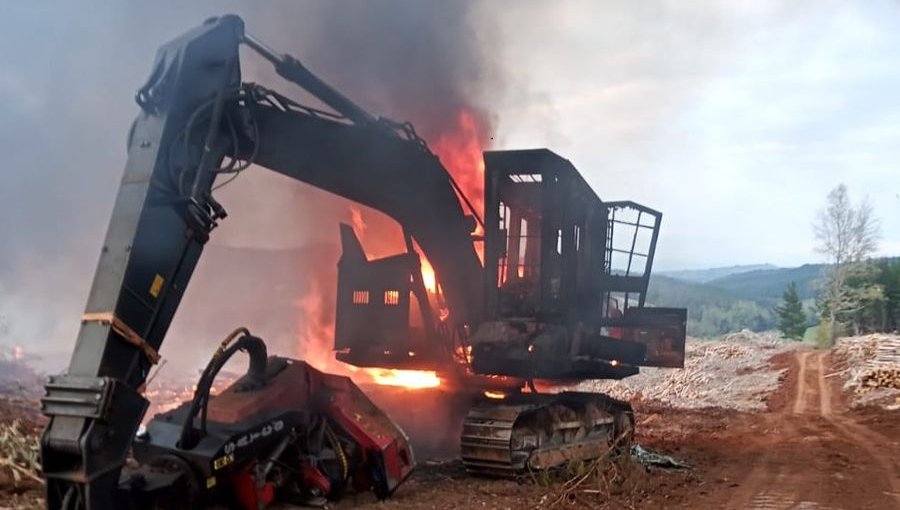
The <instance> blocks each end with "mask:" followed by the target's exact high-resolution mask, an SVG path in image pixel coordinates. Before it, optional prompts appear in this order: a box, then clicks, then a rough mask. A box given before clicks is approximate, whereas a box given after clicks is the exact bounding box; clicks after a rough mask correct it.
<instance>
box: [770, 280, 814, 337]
mask: <svg viewBox="0 0 900 510" xmlns="http://www.w3.org/2000/svg"><path fill="white" fill-rule="evenodd" d="M782 299H783V300H784V302H783V304H782V305H781V306H776V307H775V312H776V313H777V314H778V329H780V330H781V334H782V335H784V337H785V338H792V339H794V340H802V339H803V333H805V332H806V313H804V311H803V303H801V302H800V296H798V295H797V285H796V284H795V283H794V282H791V283H790V285H788V286H787V289H785V290H784V294H783V295H782Z"/></svg>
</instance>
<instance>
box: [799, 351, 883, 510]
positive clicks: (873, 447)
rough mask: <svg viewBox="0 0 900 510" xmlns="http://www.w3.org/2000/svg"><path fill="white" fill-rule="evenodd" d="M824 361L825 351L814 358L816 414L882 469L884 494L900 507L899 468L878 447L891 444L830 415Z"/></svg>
mask: <svg viewBox="0 0 900 510" xmlns="http://www.w3.org/2000/svg"><path fill="white" fill-rule="evenodd" d="M826 358H827V353H826V352H822V353H819V354H817V355H816V372H817V381H818V385H819V395H820V406H819V414H820V415H821V416H822V417H823V418H825V419H826V420H828V422H829V423H830V424H831V425H833V426H834V427H835V428H836V429H837V430H838V431H839V432H840V433H842V434H843V435H844V437H845V438H846V439H847V440H848V441H850V442H852V443H854V444H855V445H857V446H858V447H859V448H861V449H862V450H863V451H865V453H866V454H867V455H868V456H869V457H870V458H871V460H873V461H874V462H875V464H877V465H878V466H879V467H880V468H881V471H882V472H883V473H884V478H886V480H885V481H886V482H887V486H888V487H890V490H888V491H884V493H885V494H886V495H889V496H892V497H893V498H894V500H895V502H896V503H897V507H896V508H900V469H898V465H897V462H896V459H895V457H894V456H893V455H891V454H890V453H887V452H886V451H885V450H884V449H882V448H879V447H878V446H877V445H886V444H890V440H889V439H888V438H886V437H884V436H882V435H881V434H879V433H877V432H875V431H873V430H871V429H869V428H868V427H866V426H865V425H862V424H860V423H858V422H856V421H854V420H853V419H850V418H848V417H847V416H846V415H844V414H833V413H832V407H831V403H832V400H833V398H832V395H831V388H830V386H829V385H828V381H827V380H825V361H826Z"/></svg>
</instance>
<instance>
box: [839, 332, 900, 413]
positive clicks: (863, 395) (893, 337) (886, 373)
mask: <svg viewBox="0 0 900 510" xmlns="http://www.w3.org/2000/svg"><path fill="white" fill-rule="evenodd" d="M834 355H835V365H836V367H837V368H838V370H837V372H835V374H840V375H842V376H843V378H844V388H845V389H847V390H850V391H852V392H853V393H855V394H856V396H857V399H856V401H857V403H860V404H864V403H871V402H875V401H879V400H881V399H882V398H885V397H888V398H889V397H892V396H893V397H895V398H897V397H898V396H900V335H897V334H885V333H875V334H871V335H865V336H854V337H846V338H841V339H840V340H838V343H837V346H836V347H835V351H834Z"/></svg>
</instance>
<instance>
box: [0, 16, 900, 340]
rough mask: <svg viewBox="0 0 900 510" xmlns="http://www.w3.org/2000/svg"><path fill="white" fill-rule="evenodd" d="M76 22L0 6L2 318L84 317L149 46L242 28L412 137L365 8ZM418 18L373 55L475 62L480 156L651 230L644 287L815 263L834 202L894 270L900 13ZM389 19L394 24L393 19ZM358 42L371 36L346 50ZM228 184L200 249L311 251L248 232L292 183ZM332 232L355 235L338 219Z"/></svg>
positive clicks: (310, 233)
mask: <svg viewBox="0 0 900 510" xmlns="http://www.w3.org/2000/svg"><path fill="white" fill-rule="evenodd" d="M75 4H76V2H70V3H63V2H59V3H58V4H57V5H53V3H52V2H46V3H45V2H40V3H38V2H4V3H3V15H2V16H0V47H2V48H3V50H2V51H0V97H2V98H3V99H2V101H0V153H2V154H3V159H2V165H3V168H2V170H0V239H2V240H3V243H4V245H3V247H2V248H0V294H2V298H3V299H2V302H0V304H2V305H3V309H0V315H2V314H7V315H10V314H13V315H21V314H22V313H23V311H33V310H35V309H37V308H45V307H46V308H49V310H50V311H53V310H56V309H54V308H53V306H54V304H53V303H54V302H56V301H58V302H60V303H63V302H64V303H67V304H66V305H65V306H62V305H60V307H61V308H59V309H58V311H59V312H60V313H68V312H69V308H72V306H74V305H70V304H68V303H73V302H74V303H77V305H78V306H77V308H80V307H81V306H83V302H84V298H85V296H86V293H87V290H88V286H89V283H90V280H91V274H92V273H93V270H94V267H95V264H96V260H97V256H98V253H99V247H100V244H101V242H102V238H103V235H104V232H105V229H106V226H107V222H108V218H109V214H110V212H111V210H112V203H113V199H114V196H115V192H116V188H117V185H118V180H119V178H120V176H121V173H122V169H123V166H124V161H125V135H126V132H127V129H128V126H129V124H130V123H131V120H132V119H133V118H134V116H135V114H136V113H137V107H136V105H135V104H134V102H133V95H134V91H135V90H136V89H137V88H138V87H139V86H140V85H141V84H143V82H144V80H145V79H146V77H147V75H148V73H149V71H150V66H151V64H152V59H153V55H154V53H155V51H156V48H157V47H158V46H159V45H160V44H162V43H164V42H165V41H167V40H168V39H171V38H172V37H174V36H176V35H178V34H179V33H181V32H183V31H184V30H186V29H188V28H190V27H192V26H193V25H196V24H198V23H200V22H202V20H203V19H204V18H205V17H206V16H209V15H215V14H221V13H223V12H229V11H231V12H238V13H240V14H242V15H243V16H244V17H245V19H246V20H247V24H248V29H249V30H251V31H253V32H254V33H256V34H257V35H258V36H260V37H262V38H263V39H265V40H267V41H270V42H271V43H272V45H273V46H276V47H279V48H281V49H283V50H284V51H287V52H290V53H293V54H295V55H296V56H298V57H300V58H301V59H302V60H304V61H306V62H307V63H311V67H312V68H313V69H315V70H317V71H319V72H320V73H321V74H322V75H323V76H324V77H325V78H326V79H329V80H330V81H333V82H335V83H337V84H339V86H340V87H341V89H342V90H344V91H345V92H347V93H348V94H349V95H351V96H352V97H354V98H357V99H359V100H360V102H361V103H362V104H363V105H364V106H366V107H368V108H370V109H373V111H375V113H379V114H382V113H384V114H389V115H391V116H393V117H395V118H400V119H406V118H414V117H415V114H414V113H409V114H408V115H407V114H406V112H405V111H404V109H403V105H402V104H398V103H397V102H396V101H394V102H392V101H390V100H389V98H387V99H386V98H385V97H382V96H380V95H378V94H372V93H370V90H369V89H378V87H377V85H376V83H377V76H378V75H377V73H378V69H377V66H372V60H371V59H370V58H369V55H368V54H367V52H368V51H370V50H371V51H372V52H374V53H373V55H376V56H377V55H378V54H379V53H378V52H379V51H380V50H379V48H381V46H380V45H381V42H382V41H381V39H382V37H381V36H380V35H379V30H381V29H380V28H379V27H375V29H372V27H371V26H370V24H371V23H374V22H375V20H373V17H372V16H371V14H372V12H371V11H372V9H373V8H371V7H370V8H368V11H367V10H366V9H365V8H359V6H360V5H361V4H359V3H357V2H353V3H347V4H341V3H338V4H337V5H339V6H340V7H338V8H325V7H323V5H325V4H328V3H327V2H326V3H325V4H323V3H322V2H315V3H306V2H265V3H261V2H253V3H243V2H222V3H216V4H214V3H212V2H190V3H187V2H153V3H141V4H140V5H139V4H137V3H135V4H128V5H123V4H119V3H116V4H110V5H101V4H99V3H97V4H93V3H86V2H78V3H77V5H75ZM414 4H415V5H418V7H416V9H415V10H416V14H415V15H414V16H408V15H407V14H405V13H406V11H408V10H409V8H410V5H411V4H410V3H406V4H404V5H401V4H396V5H394V4H392V3H391V2H382V3H379V4H375V5H378V6H379V7H378V14H379V16H378V18H379V20H378V21H377V22H379V23H385V22H393V23H394V26H392V25H390V23H388V26H389V29H388V30H381V31H380V33H381V34H383V39H384V40H385V41H387V40H391V41H393V43H396V42H397V40H398V34H397V30H396V25H400V26H402V30H401V31H400V36H399V42H400V43H402V44H403V51H404V52H407V55H408V56H410V57H412V58H410V59H409V62H410V65H416V66H419V65H421V64H422V62H423V59H422V58H418V59H417V58H415V57H416V56H419V57H421V55H418V54H417V52H425V51H433V50H434V48H433V47H432V48H429V46H427V45H425V44H423V42H422V41H428V42H429V44H431V45H432V46H433V45H434V43H435V41H438V42H439V43H440V44H443V45H448V46H454V47H456V44H457V41H458V44H459V46H458V48H459V50H458V51H457V52H456V53H457V55H455V57H460V55H458V53H460V52H461V51H462V52H465V53H467V54H468V53H471V54H472V55H471V59H472V62H474V63H475V64H477V65H473V66H461V67H460V68H459V70H458V72H459V73H463V74H462V76H464V77H465V79H466V80H470V81H471V82H472V86H471V94H472V96H473V102H474V103H475V104H477V105H478V106H479V107H481V108H483V109H484V110H485V111H486V113H487V114H489V116H490V119H491V129H492V132H491V134H492V136H493V137H494V143H495V147H494V148H510V149H512V148H526V147H549V148H551V149H553V150H555V151H556V152H558V153H560V154H562V155H563V156H565V157H567V158H569V159H570V160H572V161H573V163H574V164H575V165H576V166H577V167H578V168H579V169H580V170H581V171H582V173H583V174H585V176H586V177H587V179H588V180H589V182H590V183H591V184H592V185H593V186H594V187H595V189H596V190H597V192H598V194H599V195H600V196H601V197H602V198H604V199H611V200H618V199H633V200H636V201H639V202H642V203H645V204H646V205H649V206H651V207H654V208H656V209H659V210H661V211H663V213H664V215H665V216H664V220H663V228H662V238H661V241H660V244H659V247H658V253H657V268H663V269H676V268H699V267H709V266H722V265H733V264H749V263H763V262H768V263H773V264H777V265H781V266H792V265H799V264H802V263H805V262H810V261H816V260H818V257H817V255H816V254H815V253H814V251H813V239H812V234H811V226H810V225H811V223H812V221H813V219H814V216H815V214H816V211H817V210H818V209H819V208H820V207H822V205H823V202H824V199H825V195H826V194H827V192H828V191H829V190H830V189H831V188H833V187H835V186H836V185H838V184H839V183H841V182H843V183H845V184H846V185H847V186H848V188H849V190H850V193H851V195H852V196H853V197H854V199H856V200H858V199H861V198H862V197H864V196H868V197H869V199H870V200H871V202H872V205H873V207H874V210H875V213H876V215H877V216H878V217H879V218H880V220H881V225H882V234H883V239H882V241H881V254H884V255H900V171H898V164H900V148H898V147H900V143H898V142H900V100H898V91H900V30H898V27H900V3H898V2H897V1H880V0H870V1H859V2H845V1H844V2H842V1H829V0H816V1H803V0H791V1H785V2H768V1H749V2H738V1H734V0H730V1H721V2H714V1H684V0H671V1H642V2H624V1H623V2H599V1H587V0H586V1H581V2H575V1H572V2H521V1H515V2H514V1H508V2H499V1H498V2H485V3H474V4H472V5H471V7H468V8H466V9H464V12H462V13H461V14H460V13H459V12H456V11H454V10H453V9H451V11H454V12H451V13H449V14H448V13H447V12H446V11H447V9H443V10H435V11H434V13H433V14H431V13H430V11H429V9H428V8H427V6H428V4H427V3H426V2H415V3H414ZM328 5H332V4H328ZM422 5H425V6H426V7H421V6H422ZM344 6H346V7H347V9H346V12H347V14H346V17H342V12H343V10H342V9H343V7H344ZM354 7H355V8H354ZM392 8H396V9H403V14H402V15H401V11H400V10H398V11H397V15H396V19H394V18H395V16H394V15H393V13H392V12H391V10H390V9H392ZM361 13H365V14H364V15H363V14H361ZM457 15H458V16H457ZM407 16H408V17H407ZM417 16H418V17H419V18H417ZM442 16H456V17H454V18H453V20H452V21H453V23H454V24H458V23H459V22H460V21H461V20H462V21H464V22H465V24H466V25H467V26H465V27H463V28H464V29H465V30H463V29H460V30H459V31H458V32H459V35H458V37H457V39H456V40H454V39H453V38H448V37H442V38H440V39H435V38H434V37H432V35H433V34H432V32H433V31H434V27H436V26H441V24H442V23H443V21H444V20H443V19H442V18H441V17H442ZM459 16H462V17H459ZM397 20H399V21H397ZM454 26H455V25H454ZM354 27H356V28H354ZM357 29H358V30H361V31H364V32H363V33H364V34H365V37H360V38H356V39H354V38H353V37H350V36H351V35H352V32H353V31H354V30H357ZM332 40H334V41H335V42H337V41H340V42H341V45H330V44H329V43H330V41H332ZM348 41H349V42H348ZM354 45H355V46H354ZM335 47H336V48H348V49H347V50H341V51H345V52H346V55H343V54H342V55H335V54H334V53H335V51H334V48H335ZM382 50H383V51H382V53H383V52H385V51H387V52H391V51H396V49H395V48H394V47H393V46H387V45H384V48H382ZM449 53H452V52H449ZM381 56H382V57H383V56H384V55H383V54H382V55H381ZM462 58H463V60H465V59H467V58H469V55H463V56H462ZM425 60H427V59H425ZM381 61H382V60H379V61H378V62H381ZM404 61H406V60H405V58H404V59H401V60H400V62H401V63H402V62H404ZM394 64H396V62H394ZM373 67H375V68H374V69H373ZM260 69H261V68H260V64H248V65H247V66H245V71H247V75H248V77H249V78H251V79H257V80H260V81H264V82H266V83H267V84H268V82H267V81H266V80H268V79H271V78H272V75H271V72H269V71H265V70H260ZM363 71H365V73H366V74H365V75H361V74H360V73H362V72H363ZM453 71H454V73H456V72H457V68H455V67H454V69H453ZM391 72H392V74H393V75H397V74H402V73H398V72H397V71H396V70H391ZM410 73H411V75H415V72H414V71H410ZM360 76H364V77H365V79H360ZM393 77H394V76H392V78H393ZM274 85H276V86H278V87H279V88H280V89H281V90H282V91H284V92H286V93H288V94H290V95H293V94H294V92H295V90H292V89H291V88H289V87H287V86H285V85H284V84H283V83H277V82H276V83H274ZM242 180H243V181H244V184H243V185H235V186H240V188H241V189H240V191H229V192H228V193H240V194H244V195H245V196H251V197H258V199H259V201H258V202H254V203H253V205H252V206H247V204H246V203H244V205H243V207H241V206H238V207H237V212H235V211H234V210H232V213H234V214H233V215H232V217H231V218H229V219H228V220H227V221H226V225H225V226H223V227H222V229H221V232H217V234H216V237H214V238H213V243H222V244H237V245H273V246H279V245H283V246H298V245H302V244H304V243H310V242H319V241H321V239H320V237H321V232H322V231H323V230H322V229H320V228H319V223H310V222H309V221H307V220H302V219H298V220H296V221H297V222H298V225H299V227H298V228H296V229H294V230H292V231H291V232H289V233H287V234H285V236H282V237H279V238H277V239H275V238H273V237H272V236H269V235H267V234H266V232H265V230H263V229H260V228H255V227H258V226H259V225H264V224H265V223H266V222H267V221H270V220H268V219H267V218H271V217H273V216H272V215H273V214H277V213H278V212H279V211H283V210H284V208H285V207H288V205H287V204H293V206H294V207H296V201H297V200H296V197H297V196H298V195H297V186H298V185H295V184H292V183H289V182H284V180H279V179H278V178H276V177H272V176H266V175H249V176H247V177H246V178H245V177H242ZM232 189H234V188H232ZM263 192H265V194H264V195H263ZM226 198H227V195H226ZM310 200H312V203H310V208H313V206H316V207H319V208H320V209H316V210H317V211H318V212H317V214H316V216H314V219H315V221H316V222H322V221H328V220H329V216H328V215H323V214H322V213H321V210H327V209H328V208H327V206H326V202H328V200H329V199H328V197H326V196H324V195H323V196H318V197H314V198H313V199H310ZM226 205H228V203H227V201H226ZM334 211H344V209H343V208H340V207H338V208H334ZM242 218H243V219H242ZM339 220H344V221H346V220H347V218H346V217H342V216H341V214H339V213H338V212H335V214H334V222H335V223H336V222H337V221H339ZM335 231H336V230H334V229H330V228H329V229H328V230H327V232H328V233H329V235H332V234H333V233H334V232H335ZM47 296H54V298H55V300H54V301H48V300H47V299H46V297H47ZM34 320H35V321H38V319H34ZM38 322H39V321H38ZM34 328H38V326H34ZM34 328H32V329H33V330H35V331H36V330H37V329H34ZM38 329H39V328H38ZM67 331H68V330H67Z"/></svg>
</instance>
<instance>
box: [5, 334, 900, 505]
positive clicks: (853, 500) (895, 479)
mask: <svg viewBox="0 0 900 510" xmlns="http://www.w3.org/2000/svg"><path fill="white" fill-rule="evenodd" d="M771 363H772V365H774V366H775V367H776V368H784V369H786V370H785V371H784V372H783V373H782V376H781V383H780V386H779V388H778V389H777V390H776V391H775V392H774V393H772V394H771V395H770V396H769V398H768V400H767V409H766V410H764V411H760V412H739V411H735V410H726V409H720V408H709V409H676V408H672V407H670V406H668V405H662V404H659V403H653V402H649V403H648V402H646V401H644V402H642V403H641V404H640V407H638V408H637V409H636V421H637V424H638V436H637V442H638V443H640V444H641V445H643V446H645V447H647V448H649V449H651V450H654V451H658V452H661V453H665V454H669V455H672V456H674V457H676V458H677V459H679V460H682V461H685V462H687V463H688V464H690V465H691V466H692V468H691V469H689V470H667V469H659V468H651V469H646V468H644V467H642V466H639V465H636V464H633V463H626V464H621V465H618V466H616V467H615V473H616V475H617V476H615V477H614V478H615V482H614V483H612V484H606V483H604V482H603V481H601V480H599V479H598V480H597V481H592V482H590V483H585V484H583V485H581V486H579V487H578V490H575V491H571V492H563V491H561V490H560V487H561V486H560V485H559V484H551V485H549V486H545V485H541V484H536V483H534V482H532V481H525V482H523V483H517V482H513V481H501V480H484V479H477V478H471V477H468V476H466V474H465V473H464V471H463V469H462V466H461V464H460V463H459V462H458V461H457V460H455V459H450V460H445V461H428V460H425V459H420V466H419V467H418V468H417V470H416V472H415V473H414V474H413V476H412V477H411V479H410V480H409V481H408V482H407V483H405V484H404V485H402V486H401V487H400V488H399V489H398V491H397V492H396V494H395V495H394V497H393V498H391V499H390V500H388V501H385V502H376V501H375V500H374V497H373V496H372V495H371V494H359V495H352V496H348V497H346V498H345V499H343V500H341V501H340V502H338V503H336V504H335V505H334V508H338V509H349V508H378V509H382V510H387V509H441V508H476V509H495V508H496V509H515V510H525V509H530V508H553V507H556V508H634V509H651V508H653V509H658V508H676V509H719V508H726V509H822V510H825V509H848V510H850V509H854V510H855V509H894V508H900V426H898V424H900V411H886V410H883V409H881V408H874V407H869V408H858V409H850V408H849V407H848V405H847V398H846V397H845V395H844V394H843V393H842V391H841V382H840V381H839V378H836V377H832V378H826V377H825V375H827V374H829V373H831V372H832V360H831V355H830V353H829V352H828V351H791V352H783V353H780V354H778V355H776V356H775V357H773V358H772V360H771ZM11 407H12V409H11ZM13 416H16V417H20V418H21V417H24V418H27V419H32V420H34V419H35V418H34V417H33V415H32V414H31V412H30V410H29V408H28V406H22V405H21V403H16V404H15V405H12V406H11V405H10V404H9V403H7V404H6V405H4V404H3V402H2V401H0V420H5V419H9V418H11V417H13ZM33 423H34V422H33ZM14 492H20V491H14V490H12V489H11V488H10V487H6V488H5V489H4V488H0V508H4V507H7V508H14V507H16V506H17V505H19V504H22V503H21V502H22V501H23V500H22V498H23V497H25V498H28V499H29V500H31V501H34V498H37V497H39V492H38V490H37V489H36V488H31V489H30V493H26V494H18V495H15V496H14V495H13V493H14Z"/></svg>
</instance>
